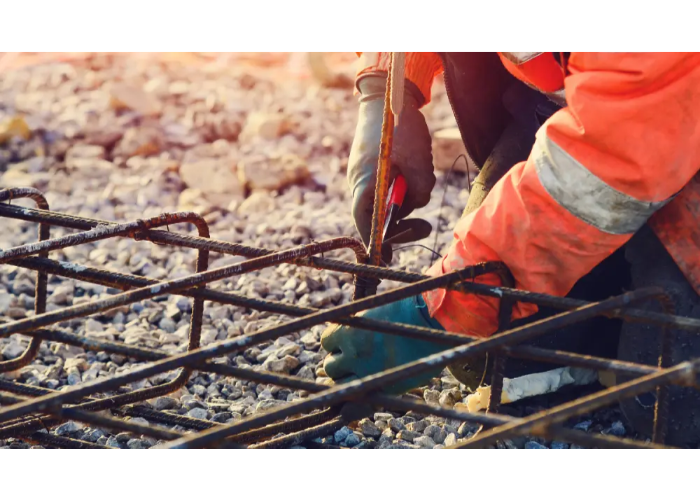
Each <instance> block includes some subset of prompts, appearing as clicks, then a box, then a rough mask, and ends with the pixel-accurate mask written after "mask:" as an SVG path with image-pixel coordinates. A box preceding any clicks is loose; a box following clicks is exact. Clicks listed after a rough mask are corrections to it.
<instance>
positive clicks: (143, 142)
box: [114, 125, 165, 158]
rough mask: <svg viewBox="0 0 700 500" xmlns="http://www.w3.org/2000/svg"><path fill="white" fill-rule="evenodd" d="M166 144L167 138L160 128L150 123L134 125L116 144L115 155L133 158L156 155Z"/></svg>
mask: <svg viewBox="0 0 700 500" xmlns="http://www.w3.org/2000/svg"><path fill="white" fill-rule="evenodd" d="M164 144H165V139H164V137H163V133H162V132H161V131H160V129H159V128H157V127H155V126H149V125H143V126H140V127H132V128H130V129H128V130H127V131H126V133H125V134H124V136H123V137H122V138H121V140H120V141H119V143H118V144H117V145H116V146H115V148H114V156H123V157H126V158H131V157H132V156H137V155H141V156H151V155H156V154H158V153H160V152H161V151H162V150H163V147H164Z"/></svg>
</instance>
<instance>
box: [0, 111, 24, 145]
mask: <svg viewBox="0 0 700 500" xmlns="http://www.w3.org/2000/svg"><path fill="white" fill-rule="evenodd" d="M31 136H32V131H31V130H30V129H29V126H28V125H27V122H26V121H25V120H24V118H22V117H21V116H13V117H11V118H7V119H5V120H3V121H2V122H1V123H0V144H5V143H6V142H8V141H9V140H10V139H13V138H16V137H19V138H22V139H24V140H25V141H26V140H28V139H29V138H30V137H31Z"/></svg>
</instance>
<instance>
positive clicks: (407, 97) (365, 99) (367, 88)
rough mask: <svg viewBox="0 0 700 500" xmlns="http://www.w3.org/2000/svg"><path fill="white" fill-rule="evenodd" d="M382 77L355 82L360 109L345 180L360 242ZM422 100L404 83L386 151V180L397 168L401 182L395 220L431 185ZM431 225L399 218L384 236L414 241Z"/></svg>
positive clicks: (370, 197) (367, 217)
mask: <svg viewBox="0 0 700 500" xmlns="http://www.w3.org/2000/svg"><path fill="white" fill-rule="evenodd" d="M386 80H387V79H386V76H376V75H368V76H365V77H363V78H362V79H361V80H359V82H358V84H357V87H358V89H359V91H360V94H361V97H360V111H359V119H358V121H357V129H356V130H355V138H354V140H353V143H352V149H351V150H350V158H349V161H348V183H349V184H350V189H351V190H352V216H353V218H354V220H355V226H356V227H357V230H358V231H359V233H360V236H361V237H362V240H363V241H364V243H365V245H367V244H369V237H370V232H371V229H372V211H373V207H374V190H375V186H376V182H377V164H378V162H379V144H380V142H381V135H382V119H383V114H384V96H385V93H386ZM422 100H423V99H422V96H420V92H419V91H418V90H417V89H415V88H413V85H412V84H411V83H410V82H407V83H406V91H405V93H404V107H403V110H402V112H401V115H400V120H399V124H398V125H397V126H396V127H395V128H394V142H393V148H392V152H391V161H392V172H391V179H392V180H393V179H394V178H395V177H396V175H397V174H398V173H399V172H400V173H401V174H402V175H403V176H404V177H405V179H406V185H407V191H406V197H405V199H404V202H403V205H402V207H401V211H400V212H399V213H398V217H399V218H401V219H403V218H404V217H406V216H407V215H409V214H410V213H411V212H412V211H413V210H414V209H416V208H421V207H424V206H426V205H427V204H428V202H429V201H430V193H431V191H432V190H433V187H434V186H435V175H434V174H433V155H432V151H431V137H430V132H429V131H428V126H427V124H426V123H425V117H424V116H423V114H422V113H421V112H420V110H419V109H418V108H419V106H420V103H421V102H422ZM431 229H432V227H431V225H430V223H428V222H427V221H424V220H422V219H409V220H401V221H400V222H399V224H398V225H396V226H393V227H392V228H391V229H390V231H389V232H388V234H387V239H389V238H391V237H392V236H396V238H393V239H392V240H393V241H392V242H393V243H405V242H408V241H416V240H420V239H423V238H425V237H427V236H428V235H429V234H430V231H431ZM407 231H408V232H407ZM397 235H401V236H397Z"/></svg>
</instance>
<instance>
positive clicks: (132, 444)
mask: <svg viewBox="0 0 700 500" xmlns="http://www.w3.org/2000/svg"><path fill="white" fill-rule="evenodd" d="M126 446H127V448H129V449H132V450H145V449H147V448H150V446H148V444H147V443H146V442H145V441H142V440H140V439H130V440H129V441H127V443H126Z"/></svg>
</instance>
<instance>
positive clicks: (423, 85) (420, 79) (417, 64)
mask: <svg viewBox="0 0 700 500" xmlns="http://www.w3.org/2000/svg"><path fill="white" fill-rule="evenodd" d="M357 54H358V55H359V56H360V67H359V70H358V72H357V76H358V77H360V76H362V75H365V74H367V73H372V72H376V71H382V72H388V71H389V64H390V62H391V52H358V53H357ZM441 72H442V60H441V59H440V57H439V56H438V55H437V54H436V53H434V52H407V53H406V78H408V80H410V81H411V82H412V83H414V84H415V85H416V87H418V89H419V90H420V92H421V94H423V97H424V98H425V102H424V104H428V103H429V102H430V89H431V87H432V85H433V80H434V79H435V76H437V75H439V74H440V73H441Z"/></svg>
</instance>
